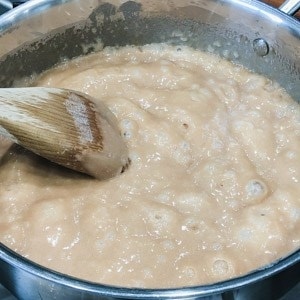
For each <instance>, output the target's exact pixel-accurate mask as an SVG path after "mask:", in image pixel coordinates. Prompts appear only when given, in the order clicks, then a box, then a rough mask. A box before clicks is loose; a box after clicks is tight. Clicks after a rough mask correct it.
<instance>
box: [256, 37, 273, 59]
mask: <svg viewBox="0 0 300 300" xmlns="http://www.w3.org/2000/svg"><path fill="white" fill-rule="evenodd" d="M253 50H254V52H255V53H256V54H257V55H259V56H266V55H267V54H268V53H269V45H268V43H267V42H266V41H265V40H264V39H262V38H258V39H255V40H254V41H253Z"/></svg>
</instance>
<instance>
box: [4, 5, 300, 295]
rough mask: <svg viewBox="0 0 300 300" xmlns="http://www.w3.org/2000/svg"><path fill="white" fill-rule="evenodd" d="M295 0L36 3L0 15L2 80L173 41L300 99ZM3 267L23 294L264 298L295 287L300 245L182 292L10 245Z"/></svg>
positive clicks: (9, 280) (299, 25)
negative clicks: (79, 270) (64, 268)
mask: <svg viewBox="0 0 300 300" xmlns="http://www.w3.org/2000/svg"><path fill="white" fill-rule="evenodd" d="M292 1H293V0H292ZM292 1H289V2H288V3H286V4H285V5H284V6H282V8H281V9H282V10H283V11H284V12H283V11H280V10H277V9H274V8H271V7H270V6H268V5H265V4H263V3H260V2H257V1H254V0H253V1H248V0H240V1H237V0H223V1H221V0H177V1H176V0H173V1H171V0H165V1H159V0H157V1H155V0H143V1H128V2H125V1H121V0H107V1H102V0H81V1H80V0H70V1H63V0H54V1H49V0H32V1H29V2H27V3H26V4H24V5H22V6H20V7H18V8H16V9H15V10H13V11H11V12H9V13H6V14H5V15H3V16H2V17H0V86H1V87H9V86H11V85H13V84H14V83H16V82H18V81H19V80H21V79H22V78H24V77H28V76H31V75H32V74H35V73H40V72H42V71H44V70H46V69H48V68H49V67H51V66H53V65H55V64H57V63H59V62H60V61H62V60H64V59H65V58H73V57H76V56H78V55H82V54H87V53H89V52H91V51H94V50H99V49H101V48H102V47H105V46H114V45H126V44H135V45H141V44H145V43H151V42H168V43H172V44H177V45H178V44H185V45H190V46H192V47H195V48H200V49H203V50H205V51H211V52H215V53H218V54H219V55H221V56H223V57H225V58H227V59H229V60H232V61H235V62H237V63H240V64H243V65H244V66H246V67H248V68H250V69H252V70H254V71H255V72H258V73H262V74H264V75H266V76H267V77H269V78H271V79H274V80H276V81H278V82H279V83H280V84H281V85H282V86H284V87H285V88H286V89H287V91H288V92H289V93H290V94H291V95H292V96H293V97H294V99H295V101H298V102H299V101H300V88H299V87H300V23H299V22H298V21H297V20H296V19H294V18H293V17H291V16H289V15H288V14H287V13H294V12H295V11H297V10H298V9H299V4H300V2H299V1H293V2H292ZM99 45H100V46H99ZM0 272H1V273H0V274H1V276H0V282H2V284H3V285H5V286H6V287H7V288H8V289H10V290H11V291H12V292H13V293H14V294H15V295H16V296H17V297H18V298H19V299H200V298H202V297H210V296H212V295H214V297H219V298H216V299H264V300H265V299H274V297H273V296H274V293H276V291H275V290H276V286H279V283H280V284H281V285H282V284H283V283H282V282H283V281H282V280H283V278H286V277H287V276H290V277H289V278H290V280H289V284H287V286H288V285H293V284H296V283H297V282H298V281H299V278H300V251H296V252H295V253H293V254H291V255H290V256H288V257H286V258H283V259H282V260H280V261H277V262H274V263H273V264H272V265H269V266H265V267H263V268H262V269H260V270H256V271H255V272H253V273H251V274H247V275H245V276H243V277H239V278H236V279H233V280H228V281H224V282H218V283H215V284H212V285H204V286H195V287H182V288H178V289H162V290H147V289H129V288H126V289H124V288H120V287H114V286H104V285H100V284H94V283H90V282H86V281H82V280H78V279H75V278H71V277H69V276H66V275H63V274H60V273H57V272H54V271H51V270H48V269H46V268H43V267H42V266H39V265H36V264H35V263H33V262H31V261H29V260H27V259H25V258H23V257H21V256H19V255H17V254H16V253H14V252H13V251H11V250H10V249H8V248H6V247H5V246H4V245H2V244H0ZM274 283H275V285H274ZM272 293H273V294H272ZM276 295H277V296H278V297H279V296H280V294H279V292H278V291H277V294H276ZM206 299H210V298H206Z"/></svg>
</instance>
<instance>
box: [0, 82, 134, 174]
mask: <svg viewBox="0 0 300 300" xmlns="http://www.w3.org/2000/svg"><path fill="white" fill-rule="evenodd" d="M5 90H11V92H13V93H14V94H15V95H16V94H18V95H16V96H15V99H14V101H6V100H7V99H4V100H3V101H2V102H5V101H6V106H7V111H9V110H12V108H13V110H14V112H13V114H14V117H13V119H14V121H13V122H12V121H11V119H12V117H11V115H12V113H10V115H8V116H7V118H5V117H3V116H2V118H1V121H0V123H1V125H2V127H4V128H5V130H6V131H7V132H8V133H9V134H10V135H12V136H13V137H14V140H15V141H16V142H17V143H18V144H20V145H22V146H23V147H25V148H27V149H29V150H31V151H32V152H34V153H36V154H38V155H40V156H42V157H45V158H47V159H49V160H50V161H52V162H55V163H58V164H60V165H62V166H65V167H67V168H70V169H73V170H76V171H79V172H83V173H87V174H89V175H91V176H93V177H96V178H98V179H107V178H110V177H112V176H115V175H116V174H118V173H120V172H121V171H122V170H123V169H124V168H125V167H126V165H127V163H128V153H127V149H126V145H125V143H124V141H123V139H122V137H121V135H120V132H119V130H118V127H117V121H116V119H115V117H114V115H113V114H112V113H111V112H110V111H109V109H108V108H106V106H104V105H103V104H101V103H97V102H96V101H94V100H93V99H92V98H91V97H89V96H87V95H84V94H81V93H79V92H74V91H70V90H64V89H56V88H22V89H5ZM1 94H2V92H1ZM7 98H8V97H7ZM0 101H1V96H0Z"/></svg>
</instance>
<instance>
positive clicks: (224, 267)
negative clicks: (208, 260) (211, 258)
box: [212, 259, 229, 275]
mask: <svg viewBox="0 0 300 300" xmlns="http://www.w3.org/2000/svg"><path fill="white" fill-rule="evenodd" d="M212 271H213V273H214V274H215V275H226V274H227V273H228V272H229V265H228V262H227V261H226V260H223V259H217V260H216V261H215V262H214V263H213V267H212Z"/></svg>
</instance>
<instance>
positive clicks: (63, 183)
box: [0, 45, 300, 288]
mask: <svg viewBox="0 0 300 300" xmlns="http://www.w3.org/2000/svg"><path fill="white" fill-rule="evenodd" d="M35 85H43V86H55V87H64V88H69V89H75V90H78V91H82V92H85V93H88V94H90V95H92V96H94V97H96V98H98V99H100V100H103V101H104V102H105V103H106V104H107V105H108V107H109V108H110V109H111V111H112V112H113V113H114V114H115V115H116V117H117V119H118V121H119V126H120V129H121V133H122V135H123V136H124V139H125V140H126V143H127V146H128V149H129V156H130V159H131V164H130V166H129V168H128V170H126V172H124V173H123V174H121V175H120V176H118V177H116V178H113V179H111V180H108V181H102V182H101V181H97V180H93V179H90V178H88V177H85V176H83V175H80V174H74V173H73V172H71V171H66V170H63V169H60V168H59V167H57V166H54V165H53V164H50V163H48V162H46V161H44V160H43V159H40V158H38V157H36V156H34V155H33V154H30V153H28V152H25V151H24V150H22V149H20V148H19V147H16V146H13V148H11V149H10V151H8V152H6V154H5V155H3V157H2V161H1V168H0V185H1V188H0V200H1V202H0V240H1V241H2V242H3V243H4V244H6V245H7V246H9V247H11V248H12V249H14V250H16V251H17V252H19V253H21V254H22V255H24V256H26V257H28V258H30V259H32V260H34V261H36V262H38V263H40V264H42V265H45V266H48V267H50V268H53V269H55V270H58V271H61V272H64V273H67V274H72V275H74V276H78V277H80V278H84V279H88V280H91V281H96V282H101V283H108V284H114V285H121V286H131V287H132V286H135V287H148V288H149V287H176V286H184V285H194V284H204V283H210V282H216V281H219V280H223V279H227V278H231V277H235V276H238V275H240V274H245V273H247V272H249V271H251V270H254V269H256V268H258V267H262V266H264V265H266V264H268V263H270V262H273V261H274V260H276V259H278V258H280V257H282V256H285V255H287V254H288V253H290V252H291V251H293V250H295V249H296V248H298V247H300V197H299V195H300V184H299V180H300V122H299V121H300V109H299V104H297V103H296V102H295V101H293V100H292V99H291V98H290V97H289V96H288V95H287V94H286V93H285V92H284V91H283V90H282V89H281V88H280V87H278V86H277V85H276V84H274V83H272V82H270V81H269V80H267V79H266V78H264V77H261V76H258V75H255V74H252V73H250V72H248V71H247V70H245V69H243V68H241V67H239V66H235V65H232V64H231V63H229V62H227V61H225V60H221V59H220V58H218V57H214V56H211V55H209V54H204V53H201V52H199V51H196V50H192V49H189V48H184V47H181V48H175V47H170V46H163V45H152V46H144V47H139V48H138V47H136V48H134V47H125V48H122V49H119V50H116V49H106V50H104V51H103V52H99V53H96V54H92V55H89V56H87V57H83V58H79V59H76V60H74V61H71V62H66V63H65V64H63V65H61V66H59V67H58V68H56V69H54V70H51V71H49V72H47V73H46V74H44V75H43V76H42V77H41V78H40V79H38V80H37V81H36V82H35ZM2 144H3V145H4V142H2ZM4 147H5V146H4Z"/></svg>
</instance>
